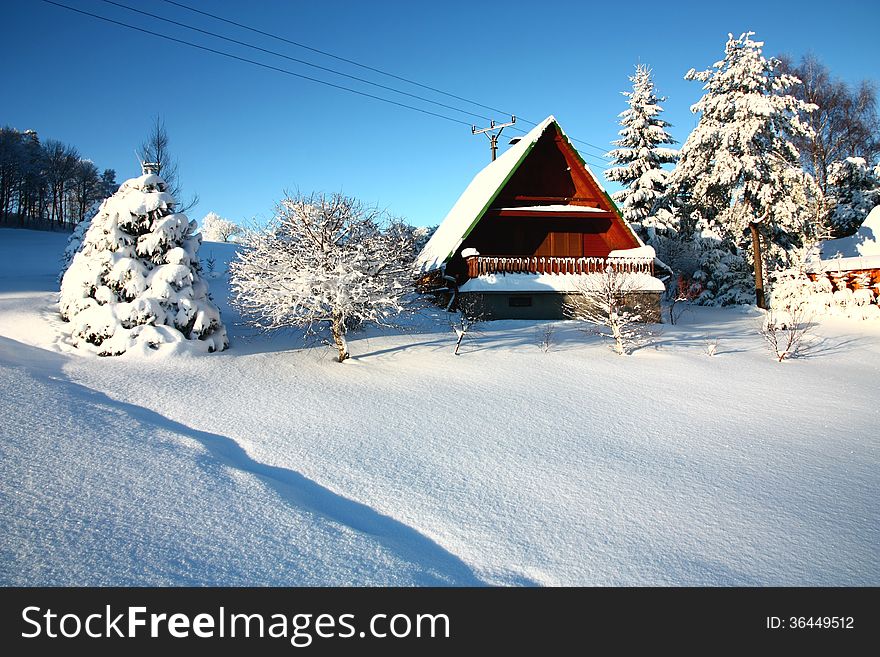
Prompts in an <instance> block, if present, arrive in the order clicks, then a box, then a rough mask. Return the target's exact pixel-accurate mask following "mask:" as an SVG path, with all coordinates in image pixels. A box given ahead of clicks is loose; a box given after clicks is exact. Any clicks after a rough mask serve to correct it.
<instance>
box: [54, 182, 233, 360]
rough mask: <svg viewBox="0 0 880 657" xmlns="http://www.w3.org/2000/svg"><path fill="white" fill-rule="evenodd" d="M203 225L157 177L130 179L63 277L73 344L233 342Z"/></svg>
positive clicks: (100, 349) (118, 347)
mask: <svg viewBox="0 0 880 657" xmlns="http://www.w3.org/2000/svg"><path fill="white" fill-rule="evenodd" d="M195 229H196V224H195V222H194V221H193V222H191V221H190V220H189V219H187V217H186V215H184V214H178V213H175V212H174V198H173V197H172V196H171V195H170V194H168V193H167V192H166V191H165V182H164V181H163V180H162V179H161V178H160V177H159V176H157V175H154V174H152V173H144V175H142V176H140V177H139V178H133V179H131V180H127V181H125V182H124V183H123V184H122V185H121V186H120V188H119V191H117V192H116V193H115V194H114V195H113V196H111V197H110V198H109V199H107V200H106V201H105V202H104V203H103V204H102V205H101V207H100V209H99V210H98V213H97V215H95V217H94V218H93V219H92V220H91V225H90V226H89V228H88V230H87V231H86V233H85V236H84V237H83V240H82V245H81V248H80V250H79V251H78V252H77V253H76V254H75V255H74V257H73V261H72V262H71V264H70V267H69V268H68V269H67V271H66V272H65V274H64V278H63V279H62V282H61V303H60V307H61V316H62V318H63V319H65V320H66V321H68V322H70V324H71V327H70V339H71V342H72V343H73V344H74V345H75V346H77V347H81V348H90V349H93V350H94V351H95V352H96V353H98V354H99V355H101V356H111V355H118V354H122V353H124V352H126V351H129V350H131V349H133V348H138V349H141V350H145V349H158V348H159V347H160V346H161V345H178V346H179V345H183V344H187V345H190V346H193V347H197V348H198V349H199V350H205V351H219V350H222V349H225V348H226V346H227V344H228V343H227V339H226V329H225V328H224V326H223V324H222V322H221V321H220V311H219V310H218V309H217V306H215V305H214V303H213V302H212V301H211V298H210V296H209V295H208V288H207V286H206V285H205V283H204V282H203V281H202V279H201V277H200V275H199V272H200V267H199V257H198V250H199V243H200V241H201V240H200V238H199V236H198V235H195V234H194V232H195Z"/></svg>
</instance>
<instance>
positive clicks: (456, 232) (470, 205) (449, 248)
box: [416, 115, 642, 272]
mask: <svg viewBox="0 0 880 657" xmlns="http://www.w3.org/2000/svg"><path fill="white" fill-rule="evenodd" d="M551 125H555V126H556V127H557V129H558V130H559V132H560V134H561V135H562V136H563V137H565V139H566V140H568V137H567V136H566V134H565V132H564V131H563V130H562V128H561V127H560V126H559V124H558V123H557V122H556V118H555V117H554V116H553V115H550V116H548V117H547V118H546V119H544V120H543V121H541V122H540V123H539V124H538V125H536V126H535V127H534V128H532V129H531V130H530V131H529V132H528V133H527V134H525V135H523V136H522V137H521V138H520V139H519V141H518V142H517V143H516V144H514V145H512V146H511V147H510V148H508V149H507V150H506V151H505V152H504V153H502V154H501V156H500V157H499V158H498V159H497V160H495V161H494V162H492V163H490V164H489V165H488V166H487V167H486V168H484V169H483V170H482V171H480V172H479V173H478V174H477V175H476V176H474V179H473V180H472V181H471V183H470V184H469V185H468V186H467V188H466V189H465V190H464V192H463V193H462V195H461V196H460V197H459V198H458V200H457V201H456V202H455V205H453V206H452V209H451V210H450V211H449V213H448V214H447V215H446V217H445V218H444V219H443V221H442V222H441V223H440V226H439V227H438V228H437V230H436V231H435V232H434V235H433V236H432V237H431V239H430V240H428V243H427V244H425V247H424V248H423V249H422V252H421V253H419V255H418V257H417V258H416V269H418V270H419V271H421V272H428V271H431V270H432V269H437V268H438V267H440V266H441V265H443V264H444V263H445V262H446V261H447V260H449V258H450V257H452V255H453V254H454V253H455V251H456V249H458V248H459V247H460V246H461V243H462V242H463V241H464V239H465V237H467V235H468V234H469V233H470V231H471V229H472V228H473V227H474V225H475V224H476V223H477V221H479V220H480V218H481V217H482V216H483V213H484V212H485V211H486V209H487V208H488V207H489V205H491V203H492V201H494V200H495V197H496V196H497V195H498V193H499V192H500V191H501V188H502V187H503V186H504V184H505V183H506V182H507V181H508V180H509V179H510V177H511V176H512V175H513V173H514V171H516V169H517V167H518V166H519V165H520V164H521V163H522V161H523V160H524V159H525V157H526V155H528V154H529V152H530V151H531V150H532V148H533V147H534V145H535V144H536V143H537V141H538V139H539V138H540V137H541V135H543V134H544V132H545V131H546V130H547V128H549V127H550V126H551ZM572 148H573V147H572ZM574 152H575V153H577V150H576V149H575V150H574ZM578 157H580V156H578ZM580 159H581V162H582V163H583V166H584V169H585V170H586V172H587V173H588V174H589V175H590V177H591V178H592V179H593V182H595V183H596V186H597V187H598V188H599V190H600V191H601V192H602V193H603V194H604V195H605V196H606V197H607V198H608V202H609V203H611V204H612V205H613V201H611V197H610V196H608V192H606V191H605V188H604V187H603V186H602V183H601V182H600V181H599V179H598V178H597V177H596V175H595V174H594V173H593V172H592V170H591V169H590V167H589V166H588V165H587V163H586V162H584V161H583V158H580ZM550 208H553V210H551V209H550ZM562 208H564V209H565V211H568V212H570V211H572V210H573V209H574V211H576V212H597V211H598V212H606V211H605V210H600V209H597V208H583V207H575V206H568V205H558V206H546V205H545V206H530V207H529V208H516V209H529V210H543V211H550V212H552V211H559V210H560V209H562ZM505 209H514V208H505ZM624 225H625V226H626V227H627V228H628V229H629V231H630V232H631V233H632V235H633V237H634V238H635V239H636V240H637V243H638V244H639V245H641V244H642V240H641V239H639V236H638V235H637V234H636V233H635V231H633V230H632V228H630V227H629V224H627V223H626V222H625V221H624Z"/></svg>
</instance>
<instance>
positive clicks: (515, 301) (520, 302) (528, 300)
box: [507, 295, 532, 308]
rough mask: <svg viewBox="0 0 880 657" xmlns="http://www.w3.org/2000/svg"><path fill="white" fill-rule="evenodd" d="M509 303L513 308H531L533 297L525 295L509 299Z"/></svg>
mask: <svg viewBox="0 0 880 657" xmlns="http://www.w3.org/2000/svg"><path fill="white" fill-rule="evenodd" d="M507 303H508V305H509V306H510V307H511V308H530V307H531V305H532V297H528V296H524V295H518V296H515V297H508V298H507Z"/></svg>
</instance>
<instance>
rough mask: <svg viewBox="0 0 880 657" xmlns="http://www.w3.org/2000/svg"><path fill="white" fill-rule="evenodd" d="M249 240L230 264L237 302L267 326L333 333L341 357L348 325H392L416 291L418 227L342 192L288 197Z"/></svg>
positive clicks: (250, 316) (256, 323)
mask: <svg viewBox="0 0 880 657" xmlns="http://www.w3.org/2000/svg"><path fill="white" fill-rule="evenodd" d="M243 244H244V248H243V249H241V250H240V251H239V253H238V255H237V256H236V259H235V260H233V261H232V262H231V263H230V265H229V272H230V285H231V288H232V293H233V297H232V303H233V305H235V307H236V308H238V309H239V310H240V311H241V313H242V315H243V316H244V317H245V318H246V319H247V320H248V321H249V322H250V323H251V324H252V325H254V326H256V327H259V328H262V329H266V330H271V329H278V328H288V327H295V328H302V329H305V331H306V334H307V335H317V334H321V333H322V332H324V331H327V332H329V334H330V339H331V341H332V344H333V345H334V346H335V347H336V350H337V352H338V355H339V362H340V363H341V362H343V361H345V360H346V359H347V358H348V357H349V351H348V345H347V343H346V340H345V335H346V332H347V331H348V329H349V328H350V327H352V326H358V325H360V324H364V323H373V324H378V325H389V324H390V322H391V320H392V319H393V318H394V317H395V316H396V315H398V314H399V313H400V312H401V311H403V310H404V304H405V300H406V299H407V297H408V296H409V294H410V293H411V292H412V289H413V287H412V278H413V269H412V267H413V261H414V259H415V256H416V249H415V243H414V238H413V229H412V228H410V227H407V226H404V225H402V224H401V223H400V222H392V221H388V220H387V219H386V218H385V217H384V216H383V215H382V213H380V212H379V211H378V210H374V209H367V208H365V207H364V205H363V204H362V203H361V202H359V201H357V200H355V199H353V198H349V197H347V196H343V195H342V194H333V195H330V196H328V195H324V194H312V195H310V196H303V195H300V194H298V195H296V196H294V197H289V196H288V197H286V198H285V199H284V200H282V201H281V203H280V204H279V205H278V207H277V211H276V216H275V219H274V221H273V223H272V224H270V226H269V228H268V229H267V230H265V231H253V232H249V233H247V234H246V235H245V237H244V239H243Z"/></svg>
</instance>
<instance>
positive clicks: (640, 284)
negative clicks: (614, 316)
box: [458, 274, 666, 294]
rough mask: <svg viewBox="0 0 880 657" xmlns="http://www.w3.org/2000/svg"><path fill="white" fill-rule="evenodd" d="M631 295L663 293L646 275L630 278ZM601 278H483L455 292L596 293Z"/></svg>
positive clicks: (652, 279)
mask: <svg viewBox="0 0 880 657" xmlns="http://www.w3.org/2000/svg"><path fill="white" fill-rule="evenodd" d="M629 277H630V278H629V280H630V281H631V284H632V289H633V291H638V292H664V291H665V290H666V287H665V286H664V285H663V282H662V281H661V280H660V279H658V278H655V277H654V276H651V275H649V274H630V275H629ZM601 282H602V274H483V275H482V276H478V277H477V278H472V279H470V280H468V281H467V283H465V284H464V285H462V286H461V287H460V288H459V289H458V291H459V292H531V293H536V294H540V293H554V292H576V291H579V290H599V289H600V287H599V286H600V285H601Z"/></svg>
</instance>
